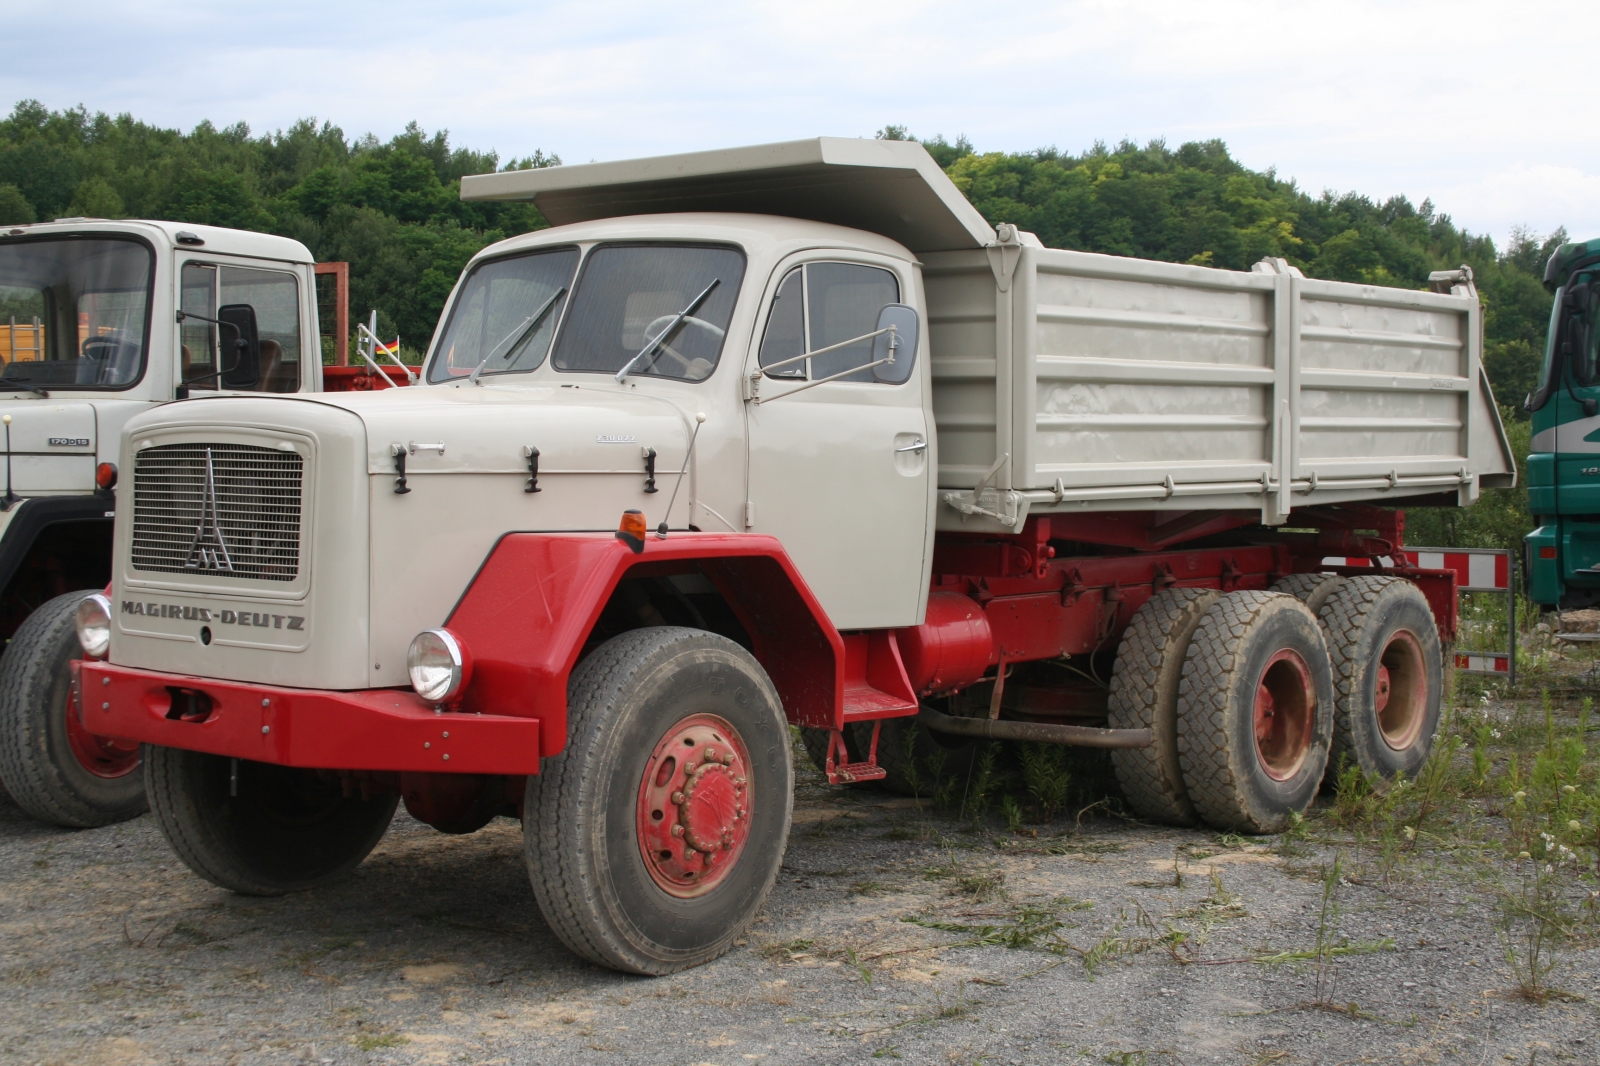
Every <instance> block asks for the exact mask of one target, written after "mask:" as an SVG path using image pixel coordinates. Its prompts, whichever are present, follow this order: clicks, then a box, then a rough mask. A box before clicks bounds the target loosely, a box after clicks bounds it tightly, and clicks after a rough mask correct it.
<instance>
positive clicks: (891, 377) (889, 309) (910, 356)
mask: <svg viewBox="0 0 1600 1066" xmlns="http://www.w3.org/2000/svg"><path fill="white" fill-rule="evenodd" d="M918 324H919V320H918V318H917V309H916V308H915V307H910V306H907V305H906V304H884V306H883V310H882V311H879V312H878V328H879V329H888V328H889V327H890V326H893V327H894V332H893V333H883V334H879V335H878V336H876V337H874V338H872V358H871V359H869V360H868V362H872V363H876V362H877V361H878V360H880V359H887V358H888V357H889V343H890V338H893V340H894V362H892V363H884V364H883V365H882V366H876V367H873V368H872V377H873V380H875V381H881V382H883V383H884V384H887V385H899V384H901V383H902V382H904V381H905V380H906V379H908V378H910V377H911V368H912V367H913V366H914V365H915V364H916V359H917V330H918Z"/></svg>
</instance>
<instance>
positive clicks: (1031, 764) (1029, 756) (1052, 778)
mask: <svg viewBox="0 0 1600 1066" xmlns="http://www.w3.org/2000/svg"><path fill="white" fill-rule="evenodd" d="M1021 755H1022V783H1023V785H1024V786H1025V787H1026V788H1027V790H1028V795H1030V796H1032V797H1033V802H1034V803H1035V804H1037V805H1038V808H1039V814H1040V815H1041V816H1042V818H1043V819H1044V820H1045V821H1049V820H1050V819H1051V818H1053V817H1054V816H1055V815H1056V813H1057V812H1058V811H1060V810H1061V807H1062V805H1063V804H1064V803H1066V800H1067V790H1068V789H1069V788H1071V787H1072V774H1071V773H1070V772H1069V771H1068V770H1067V756H1068V752H1067V749H1066V748H1064V747H1062V746H1060V745H1059V744H1023V745H1022V746H1021Z"/></svg>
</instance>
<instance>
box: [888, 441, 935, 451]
mask: <svg viewBox="0 0 1600 1066" xmlns="http://www.w3.org/2000/svg"><path fill="white" fill-rule="evenodd" d="M927 447H928V442H927V441H925V440H919V441H917V442H916V443H915V444H907V445H906V446H905V447H904V448H896V449H895V452H896V454H898V453H900V452H920V451H926V450H927Z"/></svg>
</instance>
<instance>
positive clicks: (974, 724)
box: [917, 704, 1155, 748]
mask: <svg viewBox="0 0 1600 1066" xmlns="http://www.w3.org/2000/svg"><path fill="white" fill-rule="evenodd" d="M917 721H918V722H920V723H922V725H923V727H924V728H927V729H931V730H933V731H934V732H936V733H949V734H952V735H953V736H958V737H981V738H983V739H985V740H1029V741H1034V742H1035V743H1039V744H1068V745H1072V746H1074V747H1079V748H1148V747H1149V746H1150V745H1151V744H1153V743H1155V737H1154V736H1152V735H1151V733H1150V730H1148V729H1096V728H1094V727H1093V726H1086V725H1048V724H1045V723H1043V722H1002V721H999V720H998V719H993V718H952V717H951V716H950V715H948V714H940V713H939V712H938V711H936V710H934V709H933V708H932V707H929V706H928V705H927V704H923V705H922V709H921V710H920V711H918V712H917Z"/></svg>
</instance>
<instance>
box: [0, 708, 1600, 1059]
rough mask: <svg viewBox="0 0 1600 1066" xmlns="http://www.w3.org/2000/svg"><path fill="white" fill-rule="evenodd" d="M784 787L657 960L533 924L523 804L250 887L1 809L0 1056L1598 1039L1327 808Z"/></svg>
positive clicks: (1326, 1045) (1583, 957) (1100, 1054)
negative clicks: (697, 958)
mask: <svg viewBox="0 0 1600 1066" xmlns="http://www.w3.org/2000/svg"><path fill="white" fill-rule="evenodd" d="M1495 728H1502V727H1501V726H1496V727H1495ZM1505 728H1510V727H1509V726H1506V727H1505ZM1540 743H1542V741H1540ZM1460 757H1463V758H1464V757H1465V752H1464V751H1463V753H1461V755H1460ZM1531 767H1532V764H1531V762H1530V763H1524V764H1523V771H1522V772H1524V773H1531ZM1590 773H1591V776H1592V767H1591V770H1590ZM801 776H802V779H803V783H802V784H801V786H800V789H799V794H798V798H797V806H798V809H797V817H796V828H795V832H794V834H793V835H792V837H791V843H790V848H789V852H788V856H787V858H786V860H785V863H784V868H783V871H782V874H781V876H780V879H779V882H778V885H777V888H776V890H775V891H774V894H773V896H772V899H771V901H770V902H769V904H768V906H767V907H766V909H765V911H764V913H763V914H762V915H761V917H760V918H759V919H758V921H757V923H756V924H755V926H753V927H752V929H751V931H750V933H749V935H748V936H747V937H746V938H745V939H744V941H742V942H741V943H740V945H739V946H738V947H737V948H736V949H735V950H734V951H733V952H732V953H731V954H730V955H728V956H727V957H725V958H723V959H721V960H719V961H717V962H715V963H713V964H711V965H709V966H705V967H702V968H700V969H698V970H694V971H691V972H689V973H684V974H679V975H676V976H673V977H668V978H661V979H655V980H646V979H640V978H635V977H627V976H623V975H620V974H615V973H610V972H608V971H604V970H599V969H595V968H593V967H590V966H587V965H585V964H583V963H580V962H579V961H577V960H576V959H575V958H574V957H573V956H572V955H571V954H569V953H568V952H567V951H566V950H565V949H564V948H563V947H562V946H561V945H560V943H559V942H557V941H556V940H555V939H554V938H553V937H552V936H551V935H550V933H549V932H548V930H547V929H546V928H545V926H544V924H543V922H542V920H541V919H540V917H539V914H538V910H537V907H536V906H535V905H534V903H533V900H532V897H531V894H530V892H529V890H528V886H527V883H526V873H525V869H524V866H523V862H522V855H521V830H520V827H519V826H517V825H516V824H515V823H514V822H510V821H506V820H500V821H497V822H495V823H493V824H491V825H490V826H489V827H488V828H486V829H484V830H483V831H481V832H479V833H477V834H474V835H472V836H470V837H464V838H450V837H444V836H441V835H439V834H437V833H434V832H433V831H432V830H430V829H428V828H427V827H425V826H422V825H419V824H418V823H416V822H414V821H411V820H410V819H408V818H406V817H405V816H403V815H402V816H401V817H400V818H399V819H397V820H396V822H395V825H394V827H393V828H392V829H391V831H390V833H389V835H388V837H387V838H386V839H385V841H384V842H383V844H382V845H380V847H379V848H378V849H377V851H375V852H374V854H373V856H372V857H371V858H370V859H369V860H368V861H367V862H366V863H364V864H363V865H362V866H361V867H360V868H359V869H358V870H357V871H356V873H355V874H354V875H353V876H352V877H351V878H350V879H349V880H348V881H346V882H344V883H342V884H339V885H336V886H333V887H331V888H328V889H325V890H321V891H318V892H313V893H307V894H304V895H299V896H291V897H286V898H283V899H249V898H244V897H239V896H233V895H230V894H228V893H225V892H222V891H220V890H218V889H216V888H214V887H212V886H211V885H209V884H207V883H205V882H203V881H201V880H200V879H199V878H197V877H195V876H194V875H193V874H191V873H190V872H189V871H188V870H187V869H185V868H184V867H183V865H182V864H181V863H179V862H178V861H177V860H176V859H175V858H174V857H173V856H172V854H171V852H170V851H169V850H168V849H167V847H166V845H165V843H164V841H163V840H162V839H161V836H160V834H159V833H158V832H157V831H156V828H155V826H154V825H153V824H152V823H151V822H150V820H149V819H148V818H143V819H139V820H136V821H134V822H131V823H128V824H126V825H121V826H113V827H110V828H106V829H100V830H92V831H86V832H65V831H60V830H54V829H48V828H44V827H40V826H38V825H36V824H34V823H31V822H29V821H27V820H26V819H25V818H23V816H22V815H21V814H20V813H19V812H17V811H16V810H15V809H14V808H12V807H10V806H3V807H0V959H3V962H0V989H3V991H4V993H5V997H6V1003H7V1008H8V1009H7V1010H6V1011H5V1013H4V1015H3V1016H0V1063H4V1064H10V1063H17V1064H22V1063H41V1064H46V1063H48V1064H54V1063H61V1064H67V1063H71V1064H77V1063H91V1064H108V1066H109V1064H117V1066H146V1064H168V1063H319V1064H321V1063H341V1064H342V1063H358V1064H366V1063H394V1064H410V1063H446V1062H449V1063H462V1062H466V1063H517V1064H520V1063H541V1064H543V1063H569V1062H572V1063H601V1064H609V1063H640V1064H650V1066H658V1064H673V1066H690V1064H693V1063H702V1062H703V1063H714V1064H716V1066H736V1064H744V1063H797V1064H799V1063H804V1064H806V1066H814V1064H817V1063H860V1062H863V1061H866V1060H869V1059H879V1058H882V1059H901V1060H904V1061H908V1062H919V1063H945V1062H963V1063H975V1062H979V1061H981V1062H984V1063H1001V1064H1004V1063H1052V1064H1054V1063H1085V1064H1087V1063H1104V1062H1109V1063H1118V1064H1130V1066H1131V1064H1136V1063H1138V1064H1146V1066H1157V1064H1160V1066H1165V1064H1167V1063H1180V1062H1181V1063H1187V1064H1190V1066H1193V1064H1197V1063H1209V1062H1222V1063H1246V1064H1266V1063H1285V1064H1295V1063H1307V1064H1310V1063H1324V1064H1327V1066H1334V1064H1336V1063H1356V1062H1373V1063H1380V1062H1381V1063H1391V1062H1398V1063H1431V1062H1450V1061H1463V1062H1470V1063H1494V1062H1501V1063H1504V1062H1515V1063H1526V1062H1529V1061H1530V1057H1531V1056H1533V1055H1534V1053H1535V1052H1536V1051H1537V1055H1538V1058H1537V1061H1539V1062H1546V1061H1571V1062H1591V1061H1594V1056H1595V1048H1596V1047H1597V1046H1600V1015H1597V1012H1596V1009H1595V1007H1594V1005H1593V1004H1592V1003H1591V1002H1590V999H1589V998H1588V997H1596V998H1600V950H1597V949H1596V948H1594V947H1591V946H1590V945H1589V941H1586V940H1583V939H1582V938H1579V939H1577V940H1573V941H1571V942H1569V943H1564V944H1563V946H1562V948H1561V950H1560V953H1559V958H1558V960H1557V968H1556V969H1555V970H1554V971H1553V972H1552V973H1551V974H1550V978H1549V979H1550V982H1551V984H1552V986H1554V987H1558V988H1559V989H1560V990H1561V992H1560V994H1559V995H1552V996H1551V997H1550V998H1548V999H1547V1000H1546V1001H1545V1002H1543V1003H1542V1004H1538V1003H1531V1002H1528V1001H1526V1000H1524V999H1522V998H1519V997H1518V996H1516V995H1515V994H1513V991H1512V990H1513V989H1514V988H1515V986H1516V978H1515V975H1514V974H1513V972H1512V970H1511V968H1510V967H1509V966H1508V964H1507V961H1506V958H1505V954H1504V951H1503V949H1502V945H1501V942H1500V940H1499V937H1498V934H1497V931H1496V926H1495V920H1496V917H1495V916H1496V913H1497V912H1496V907H1497V906H1498V902H1497V901H1498V900H1499V899H1500V897H1498V896H1496V894H1495V893H1494V892H1492V891H1490V890H1489V889H1488V887H1486V885H1485V884H1483V883H1481V882H1475V881H1473V880H1471V879H1469V878H1465V877H1463V876H1461V875H1460V868H1459V867H1452V866H1451V865H1450V862H1451V861H1453V860H1452V859H1451V858H1450V856H1449V855H1448V854H1445V853H1444V852H1443V851H1442V850H1429V848H1431V847H1432V845H1429V847H1420V846H1419V848H1418V849H1416V852H1415V854H1416V856H1419V857H1420V858H1416V859H1415V860H1414V861H1413V860H1409V859H1404V856H1402V859H1403V860H1404V861H1409V862H1412V865H1410V866H1403V865H1401V866H1394V867H1393V868H1391V869H1390V872H1389V875H1388V876H1387V877H1386V876H1383V875H1382V872H1381V869H1380V866H1379V865H1377V864H1378V863H1379V862H1380V860H1381V859H1382V855H1383V853H1382V851H1381V848H1382V847H1387V846H1389V845H1388V844H1385V843H1383V839H1386V838H1383V839H1380V837H1379V836H1378V835H1371V837H1370V839H1369V840H1368V841H1367V843H1364V844H1363V843H1360V842H1359V841H1357V839H1356V838H1357V836H1359V835H1360V833H1362V832H1367V830H1360V831H1358V830H1354V829H1346V830H1340V829H1338V828H1337V827H1336V826H1334V825H1333V821H1334V807H1333V806H1332V803H1333V801H1332V800H1331V799H1328V800H1326V801H1325V808H1326V809H1325V811H1324V813H1323V814H1320V815H1317V816H1315V818H1314V819H1313V822H1314V825H1313V831H1310V832H1308V833H1305V834H1303V835H1302V836H1295V835H1294V834H1290V835H1288V836H1285V837H1283V838H1269V839H1266V840H1241V839H1239V838H1230V837H1226V836H1219V835H1218V834H1213V833H1209V832H1205V831H1201V830H1179V829H1171V828H1165V827H1155V826H1148V825H1140V824H1135V823H1132V822H1128V821H1124V820H1120V819H1116V818H1107V817H1103V816H1099V817H1098V820H1097V813H1098V812H1090V813H1088V814H1087V815H1085V816H1084V817H1083V819H1082V822H1081V824H1080V822H1079V820H1078V817H1077V812H1076V811H1071V812H1067V813H1063V814H1061V815H1058V816H1057V817H1056V819H1055V820H1054V821H1053V822H1047V823H1034V822H1027V823H1026V824H1023V825H1020V826H1018V827H1016V831H1008V829H1007V828H1006V825H1005V824H1004V821H1003V820H1002V819H1001V818H1000V816H999V814H998V812H991V814H990V817H989V820H988V821H980V823H978V824H977V825H976V827H975V825H974V822H973V821H972V820H971V819H970V818H969V819H967V820H956V819H954V818H952V817H950V816H949V815H947V814H934V813H929V812H926V811H921V810H919V809H918V807H917V805H916V804H914V803H912V802H911V801H908V800H904V799H903V798H899V797H890V796H887V795H886V794H884V793H882V792H878V791H874V790H872V789H869V788H845V789H831V788H828V787H827V786H826V785H823V784H820V783H819V782H818V778H817V776H816V775H815V773H814V772H811V771H810V770H805V772H804V773H803V774H802V775H801ZM1530 787H1531V786H1530ZM1586 787H1587V786H1586ZM1378 802H1380V801H1377V800H1375V801H1374V803H1378ZM1374 809H1377V808H1374ZM1393 810H1394V811H1403V808H1400V807H1394V808H1393ZM1396 818H1400V815H1398V814H1397V815H1396ZM1402 823H1403V819H1401V820H1400V821H1397V822H1396V825H1395V828H1394V834H1395V839H1396V840H1397V841H1398V842H1399V844H1398V845H1396V846H1403V845H1405V844H1408V843H1410V841H1409V840H1407V838H1406V837H1405V836H1404V834H1403V829H1404V828H1405V825H1404V824H1402ZM1373 824H1374V825H1375V824H1376V823H1373ZM1430 824H1431V823H1427V822H1425V823H1424V832H1427V831H1428V827H1429V825H1430ZM1319 827H1320V828H1319ZM1371 833H1372V834H1376V833H1377V830H1372V831H1371ZM1340 834H1344V835H1340ZM1452 846H1458V845H1452ZM1459 846H1464V845H1459ZM1340 855H1342V856H1343V859H1342V860H1341V861H1343V862H1344V863H1345V865H1344V866H1343V867H1342V868H1341V869H1342V870H1343V871H1344V872H1343V873H1341V874H1340V876H1339V878H1338V879H1337V880H1336V881H1335V883H1334V884H1333V887H1332V889H1331V890H1330V889H1329V888H1328V886H1327V883H1326V879H1325V877H1324V874H1325V872H1326V870H1327V869H1328V868H1329V864H1330V863H1331V862H1333V861H1334V859H1335V857H1336V856H1340ZM1397 861H1399V860H1397ZM1330 892H1331V897H1332V899H1333V901H1334V903H1335V907H1334V912H1335V913H1334V915H1333V916H1332V918H1331V919H1330V918H1329V916H1328V914H1327V904H1328V900H1329V898H1330ZM1319 945H1320V948H1319Z"/></svg>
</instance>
